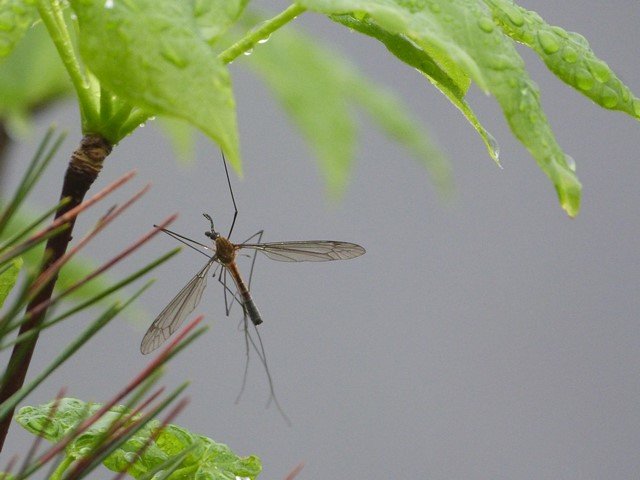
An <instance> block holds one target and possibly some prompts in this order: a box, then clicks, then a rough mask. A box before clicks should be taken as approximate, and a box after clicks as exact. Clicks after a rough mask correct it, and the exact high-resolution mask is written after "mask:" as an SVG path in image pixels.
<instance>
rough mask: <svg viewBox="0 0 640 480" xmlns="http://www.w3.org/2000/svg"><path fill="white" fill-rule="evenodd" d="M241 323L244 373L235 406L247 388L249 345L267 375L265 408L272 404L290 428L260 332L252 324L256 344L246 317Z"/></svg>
mask: <svg viewBox="0 0 640 480" xmlns="http://www.w3.org/2000/svg"><path fill="white" fill-rule="evenodd" d="M243 321H244V328H243V330H244V348H245V363H244V372H243V374H242V385H241V386H240V392H238V396H237V397H236V401H235V403H236V404H237V403H239V402H240V398H242V394H243V393H244V390H245V388H246V386H247V377H248V374H249V345H251V347H252V348H253V350H254V351H255V352H256V354H257V355H258V358H259V359H260V363H261V364H262V366H263V367H264V370H265V373H266V374H267V382H268V383H269V399H268V401H267V405H266V407H267V408H268V407H269V405H271V402H273V403H274V405H275V406H276V408H277V409H278V413H280V416H281V417H282V418H283V419H284V421H285V422H286V424H287V425H288V426H291V420H290V419H289V417H288V416H287V414H286V413H285V412H284V409H283V408H282V406H281V405H280V402H279V401H278V397H277V396H276V391H275V386H274V384H273V377H272V376H271V371H270V370H269V365H268V364H267V355H266V353H265V349H264V344H263V343H262V337H261V336H260V332H259V331H258V329H257V328H256V326H255V325H253V324H252V325H253V328H254V330H255V331H256V335H257V337H258V341H257V343H256V341H255V340H254V339H253V337H252V336H251V333H250V332H249V322H248V320H247V315H244V319H243Z"/></svg>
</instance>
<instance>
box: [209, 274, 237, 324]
mask: <svg viewBox="0 0 640 480" xmlns="http://www.w3.org/2000/svg"><path fill="white" fill-rule="evenodd" d="M214 276H215V274H214ZM218 282H220V284H221V285H222V287H223V291H224V308H225V312H226V315H227V317H228V316H229V312H230V311H231V305H233V302H236V301H237V302H238V303H241V302H240V299H239V298H238V296H237V295H236V294H235V293H234V292H232V291H231V289H230V288H229V287H228V286H227V269H226V268H223V269H222V270H220V274H219V275H218ZM227 293H229V294H230V295H231V298H232V300H231V302H228V300H227Z"/></svg>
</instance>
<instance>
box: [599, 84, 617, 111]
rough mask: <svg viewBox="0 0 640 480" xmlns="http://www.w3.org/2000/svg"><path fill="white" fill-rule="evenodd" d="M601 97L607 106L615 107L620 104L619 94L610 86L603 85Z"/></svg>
mask: <svg viewBox="0 0 640 480" xmlns="http://www.w3.org/2000/svg"><path fill="white" fill-rule="evenodd" d="M600 98H601V99H602V105H603V106H604V107H605V108H614V107H615V106H616V105H618V100H619V99H618V94H617V93H616V92H615V91H613V90H612V89H610V88H609V87H603V89H602V94H601V95H600Z"/></svg>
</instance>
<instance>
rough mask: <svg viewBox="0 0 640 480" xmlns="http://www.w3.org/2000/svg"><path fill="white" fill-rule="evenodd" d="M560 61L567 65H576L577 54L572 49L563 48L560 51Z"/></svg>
mask: <svg viewBox="0 0 640 480" xmlns="http://www.w3.org/2000/svg"><path fill="white" fill-rule="evenodd" d="M562 59H563V60H564V61H565V62H567V63H576V62H577V61H578V52H577V51H576V49H575V48H573V47H565V49H564V50H563V51H562Z"/></svg>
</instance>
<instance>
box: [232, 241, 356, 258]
mask: <svg viewBox="0 0 640 480" xmlns="http://www.w3.org/2000/svg"><path fill="white" fill-rule="evenodd" d="M238 248H253V249H255V250H258V251H259V252H262V253H264V254H265V255H266V256H267V257H269V258H271V259H273V260H278V261H280V262H326V261H329V260H348V259H350V258H355V257H359V256H360V255H362V254H363V253H364V252H365V249H364V248H362V247H361V246H360V245H356V244H355V243H349V242H336V241H333V240H306V241H301V242H272V243H243V244H241V245H238Z"/></svg>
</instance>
